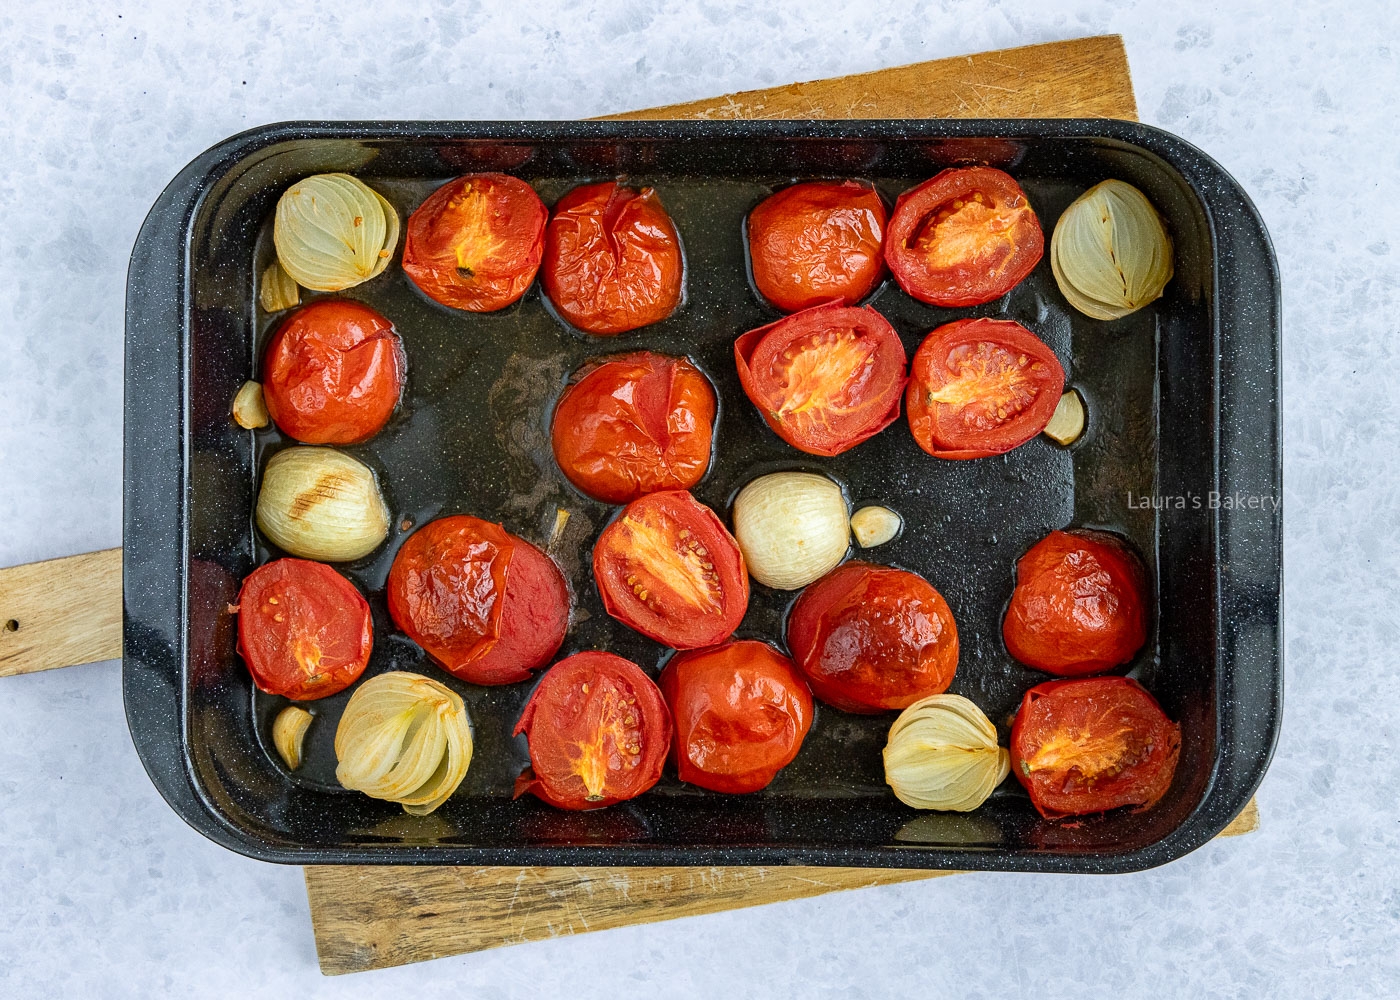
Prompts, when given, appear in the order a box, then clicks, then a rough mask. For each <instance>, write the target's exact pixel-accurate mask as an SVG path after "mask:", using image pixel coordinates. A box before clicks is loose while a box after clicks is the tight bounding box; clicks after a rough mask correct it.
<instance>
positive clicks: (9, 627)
mask: <svg viewBox="0 0 1400 1000" xmlns="http://www.w3.org/2000/svg"><path fill="white" fill-rule="evenodd" d="M5 631H6V632H18V631H19V622H17V621H15V620H14V619H13V618H11V619H10V620H9V621H7V622H6V623H5Z"/></svg>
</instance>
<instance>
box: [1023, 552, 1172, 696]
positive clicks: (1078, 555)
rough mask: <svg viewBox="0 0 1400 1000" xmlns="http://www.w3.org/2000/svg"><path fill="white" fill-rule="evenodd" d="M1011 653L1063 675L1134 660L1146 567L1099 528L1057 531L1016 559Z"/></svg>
mask: <svg viewBox="0 0 1400 1000" xmlns="http://www.w3.org/2000/svg"><path fill="white" fill-rule="evenodd" d="M1001 630H1002V636H1003V637H1004V638H1005V639H1006V648H1007V649H1008V650H1009V651H1010V653H1011V655H1012V656H1014V657H1015V658H1016V659H1018V660H1020V661H1021V662H1022V663H1024V664H1026V665H1027V666H1031V667H1035V668H1036V669H1037V670H1044V671H1045V672H1046V673H1050V674H1058V675H1060V676H1061V677H1074V676H1078V675H1079V674H1096V673H1099V672H1100V671H1104V670H1111V669H1113V668H1114V667H1116V666H1118V665H1120V664H1123V663H1127V662H1128V661H1129V660H1131V659H1132V658H1133V657H1134V656H1135V655H1136V654H1137V651H1138V650H1139V649H1141V648H1142V647H1143V644H1144V643H1145V642H1147V574H1146V572H1145V571H1144V570H1143V566H1142V561H1141V560H1140V559H1138V557H1137V555H1136V553H1134V552H1133V550H1132V549H1130V548H1128V546H1127V544H1126V543H1124V542H1122V541H1120V540H1119V539H1118V538H1116V537H1114V536H1113V535H1110V534H1108V533H1107V532H1101V531H1052V532H1050V534H1049V535H1047V536H1046V537H1044V538H1042V539H1041V540H1040V541H1038V542H1036V543H1035V545H1033V546H1031V548H1030V551H1028V552H1027V553H1026V554H1025V555H1023V556H1022V557H1021V559H1020V561H1019V562H1017V563H1016V589H1015V591H1014V592H1013V593H1012V595H1011V604H1010V606H1009V607H1008V608H1007V609H1006V618H1005V620H1004V621H1003V622H1002V627H1001Z"/></svg>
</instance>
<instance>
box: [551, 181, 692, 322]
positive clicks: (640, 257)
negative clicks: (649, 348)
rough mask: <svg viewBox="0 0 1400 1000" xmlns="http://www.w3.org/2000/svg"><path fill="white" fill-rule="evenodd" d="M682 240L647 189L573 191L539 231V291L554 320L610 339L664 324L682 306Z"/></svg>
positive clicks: (618, 187)
mask: <svg viewBox="0 0 1400 1000" xmlns="http://www.w3.org/2000/svg"><path fill="white" fill-rule="evenodd" d="M681 271H682V258H681V241H680V236H678V235H677V234H676V227H675V225H674V224H673V223H672V222H671V217H670V216H669V215H667V214H666V209H664V208H662V207H661V199H660V198H659V197H658V196H657V194H656V191H655V190H653V189H652V188H642V189H641V190H640V191H639V190H637V189H636V188H629V187H623V186H622V185H620V184H617V183H614V182H612V181H609V182H608V183H606V184H588V185H585V186H583V187H578V188H574V189H573V190H572V191H570V192H569V193H568V194H566V195H564V197H562V198H560V199H559V203H558V204H557V205H555V206H554V215H553V217H551V218H550V220H549V225H548V227H546V230H545V249H544V277H543V281H544V290H545V294H546V295H548V296H549V301H550V302H552V303H554V308H555V309H557V310H558V311H559V315H561V316H563V317H564V319H565V320H567V321H568V322H570V323H572V324H573V325H574V326H576V327H578V328H579V329H580V330H583V331H585V332H587V333H592V334H596V335H598V336H602V337H610V336H614V335H616V334H619V333H625V332H626V331H628V330H635V329H637V328H638V327H641V326H646V325H647V324H649V323H656V322H659V321H660V320H663V319H665V318H666V317H667V316H669V315H671V313H672V312H673V311H674V310H675V308H676V306H677V305H679V304H680V301H681V277H682V274H681Z"/></svg>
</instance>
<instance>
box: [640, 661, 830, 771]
mask: <svg viewBox="0 0 1400 1000" xmlns="http://www.w3.org/2000/svg"><path fill="white" fill-rule="evenodd" d="M657 683H658V685H659V686H660V688H661V694H662V695H663V696H664V697H665V699H666V704H667V706H668V707H669V708H670V709H671V719H672V720H673V722H674V723H675V740H674V742H673V743H672V745H671V756H672V758H673V759H674V760H675V762H676V768H677V771H678V772H679V774H680V779H681V780H682V781H685V782H688V783H690V784H692V785H699V786H700V787H701V788H708V789H710V790H711V791H715V792H730V793H743V792H755V791H758V789H760V788H765V787H767V786H768V784H769V783H770V782H771V781H772V780H773V777H774V775H776V774H777V773H778V772H779V771H780V770H782V769H783V768H784V767H786V766H787V765H788V764H790V763H792V759H793V758H794V757H796V756H797V751H798V750H800V749H801V748H802V740H803V738H805V737H806V735H807V731H808V730H809V729H811V727H812V711H813V705H812V693H811V691H810V690H808V688H807V682H806V681H805V680H803V679H802V675H801V674H800V673H798V671H797V668H796V667H795V666H794V665H793V663H792V661H791V660H789V659H788V658H787V657H786V656H783V655H782V654H781V653H779V652H778V651H777V650H775V649H774V648H773V647H772V646H769V645H768V644H767V643H763V642H754V641H752V640H741V641H738V642H729V643H725V644H724V645H723V646H716V647H713V648H711V649H700V650H694V651H692V652H687V653H677V654H676V655H675V656H673V657H672V658H671V660H670V662H669V663H667V664H666V668H665V669H664V670H662V671H661V678H660V680H659V681H658V682H657Z"/></svg>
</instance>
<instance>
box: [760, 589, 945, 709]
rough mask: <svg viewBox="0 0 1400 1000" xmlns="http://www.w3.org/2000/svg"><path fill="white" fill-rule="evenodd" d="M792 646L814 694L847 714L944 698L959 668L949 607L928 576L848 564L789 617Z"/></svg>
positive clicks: (798, 603)
mask: <svg viewBox="0 0 1400 1000" xmlns="http://www.w3.org/2000/svg"><path fill="white" fill-rule="evenodd" d="M787 640H788V648H789V649H790V650H792V658H793V660H794V662H796V664H797V666H798V669H800V670H801V671H802V673H803V674H804V675H806V677H807V681H808V683H809V684H811V686H812V693H813V694H815V695H816V696H817V697H818V698H819V699H821V700H822V701H824V702H826V703H827V704H828V705H831V706H833V707H835V708H839V709H842V710H843V711H846V712H857V713H862V714H867V715H869V714H874V713H877V712H885V711H890V710H892V709H902V708H908V707H909V706H910V705H912V704H913V703H914V702H916V701H918V700H919V699H920V698H924V697H927V696H928V695H931V694H942V693H943V692H944V691H946V690H948V685H950V684H951V683H952V682H953V674H954V672H955V671H956V670H957V668H958V629H957V625H956V624H955V623H954V621H953V612H952V610H951V609H950V608H949V607H948V602H947V601H945V600H944V599H943V596H942V595H941V594H939V593H938V591H937V590H934V589H933V587H932V585H930V584H929V582H928V581H927V580H925V579H924V578H923V577H921V576H918V575H916V574H914V573H909V572H906V571H905V570H900V569H892V568H890V567H888V566H873V565H871V564H869V563H860V562H848V563H845V564H843V565H841V566H838V567H836V568H835V569H834V570H832V571H831V572H830V573H828V574H827V575H826V576H824V577H822V578H821V579H820V580H818V581H817V582H816V583H814V584H812V585H811V586H809V587H808V588H807V589H806V590H804V591H803V592H802V594H801V595H800V596H799V597H798V598H797V601H796V602H795V603H794V604H793V606H792V610H791V611H790V612H789V614H788V623H787Z"/></svg>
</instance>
